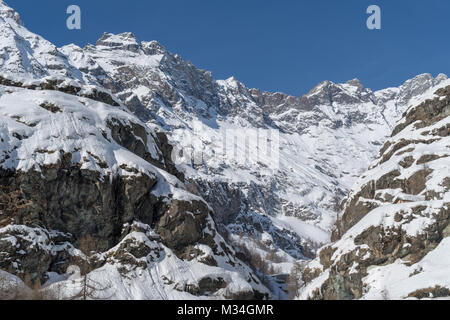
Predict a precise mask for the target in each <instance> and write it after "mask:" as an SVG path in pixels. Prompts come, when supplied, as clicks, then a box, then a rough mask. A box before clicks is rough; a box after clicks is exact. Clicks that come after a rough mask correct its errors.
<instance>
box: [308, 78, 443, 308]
mask: <svg viewBox="0 0 450 320" xmlns="http://www.w3.org/2000/svg"><path fill="white" fill-rule="evenodd" d="M449 89H450V87H448V86H447V87H443V88H441V89H439V90H437V91H435V93H434V95H430V96H429V97H427V99H425V98H424V99H423V100H424V101H422V102H419V104H418V105H416V106H413V107H411V108H409V109H408V110H407V111H406V112H405V113H404V115H403V119H402V120H401V121H399V122H398V123H397V125H396V127H395V128H394V129H393V134H392V137H391V138H390V139H389V140H388V141H387V142H386V143H385V145H384V147H383V148H382V150H381V152H380V155H379V158H378V159H377V160H376V161H375V162H374V163H373V164H372V165H371V167H370V168H369V171H367V172H366V173H365V174H364V175H363V176H362V177H361V178H360V179H359V180H358V181H357V183H356V184H355V186H354V187H353V189H352V191H351V192H350V194H349V196H348V197H347V198H346V199H345V200H344V202H343V204H342V214H340V215H339V218H338V220H337V222H336V226H335V229H334V232H333V239H334V241H335V242H334V243H333V244H331V245H328V246H325V247H324V248H322V249H321V250H320V252H319V254H318V258H317V259H316V260H314V261H313V262H311V263H310V264H309V266H308V268H307V269H306V271H305V272H304V274H303V281H304V283H305V286H304V288H303V289H301V291H300V297H301V298H309V299H374V298H375V299H403V298H408V297H412V298H418V299H421V298H440V297H448V296H449V295H448V292H449V288H450V282H449V279H450V278H449V277H448V270H450V260H449V259H448V257H449V255H448V248H449V244H450V238H449V230H450V184H449V176H450V171H449V168H450V166H449V164H450V160H449V159H450V158H449V157H450V153H449V148H450V126H449V121H450V117H449V115H450V112H449V110H450V109H449V106H450V95H449Z"/></svg>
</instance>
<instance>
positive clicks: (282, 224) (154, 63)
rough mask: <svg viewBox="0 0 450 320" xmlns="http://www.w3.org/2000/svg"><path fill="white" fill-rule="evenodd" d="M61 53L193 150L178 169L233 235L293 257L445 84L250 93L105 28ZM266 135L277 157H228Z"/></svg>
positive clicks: (324, 237) (319, 236)
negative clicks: (409, 110) (407, 116)
mask: <svg viewBox="0 0 450 320" xmlns="http://www.w3.org/2000/svg"><path fill="white" fill-rule="evenodd" d="M61 50H62V51H63V52H64V53H66V54H67V55H68V56H69V57H70V61H71V63H72V64H73V65H76V66H77V68H79V69H80V70H83V71H84V72H85V73H86V76H87V77H95V78H97V80H98V82H99V83H101V84H102V85H103V86H104V87H105V88H107V89H108V90H111V91H112V92H113V93H114V94H115V95H116V96H117V97H119V98H120V99H121V100H122V101H123V102H124V103H125V105H126V106H127V107H129V108H130V110H133V112H134V113H135V114H136V115H137V116H138V117H139V118H140V119H141V120H142V121H145V122H147V123H149V124H157V125H159V126H161V127H162V128H163V129H164V130H165V132H166V133H167V134H168V136H169V140H170V141H171V142H172V143H174V144H176V145H177V148H178V149H179V150H182V151H183V153H188V154H189V156H188V157H184V158H183V161H181V160H180V161H179V167H180V168H181V169H182V170H183V171H185V172H186V176H187V178H189V179H192V180H194V181H195V182H196V183H197V184H199V185H200V187H201V190H200V191H201V192H202V195H203V197H204V198H205V199H206V200H207V202H208V203H209V204H210V205H211V206H212V207H213V209H214V211H215V217H216V219H217V221H218V222H219V223H220V224H223V225H224V226H226V229H227V230H228V231H229V232H231V233H232V234H234V235H237V234H241V233H244V234H246V235H247V236H248V240H251V239H259V240H261V239H265V241H266V242H267V243H268V244H269V245H270V246H272V247H275V248H281V249H282V250H284V251H285V252H288V253H289V254H291V255H292V256H293V257H296V258H303V257H305V256H307V257H308V256H312V255H313V253H312V252H311V251H314V248H316V247H317V246H319V245H320V244H323V243H327V242H328V241H329V239H330V232H331V228H332V225H333V223H334V221H335V218H336V211H337V210H336V208H337V204H338V202H339V201H340V200H341V199H342V198H343V197H344V195H345V194H346V193H347V192H348V190H349V189H350V187H351V185H352V184H353V183H354V181H355V180H356V179H357V177H359V176H360V174H361V173H362V172H364V170H366V169H367V166H368V164H369V163H370V162H371V161H372V160H373V158H374V157H375V155H376V152H377V151H378V149H379V148H380V146H381V145H382V144H383V143H384V142H385V140H386V139H387V134H388V132H390V131H391V130H392V126H393V124H394V123H395V121H397V120H398V119H399V118H400V116H401V114H402V112H403V111H404V110H405V109H406V106H407V104H408V102H409V101H410V100H411V99H412V98H414V97H419V96H420V95H422V94H423V93H425V92H426V90H428V89H429V88H432V87H435V86H437V85H439V84H440V83H441V82H442V81H444V80H446V79H447V77H446V76H445V75H439V76H438V77H437V78H433V77H432V76H431V75H428V74H424V75H420V76H418V77H416V78H414V79H412V80H409V81H407V82H406V83H405V84H403V85H402V86H400V87H398V88H389V89H385V90H381V91H377V92H372V91H371V90H370V89H365V88H364V87H363V86H362V84H361V83H360V82H359V81H358V80H352V81H349V82H348V83H345V84H334V83H332V82H329V81H326V82H323V83H321V84H319V85H318V86H317V87H315V88H314V89H313V90H311V92H309V93H308V94H307V95H305V96H302V97H293V96H288V95H285V94H283V93H268V92H260V91H259V90H256V89H248V88H247V87H245V85H244V84H242V83H240V82H239V81H237V80H236V79H234V78H230V79H227V80H219V81H216V80H214V79H213V78H212V76H211V74H210V73H209V72H207V71H204V70H199V69H197V68H196V67H195V66H193V65H192V64H191V63H189V62H185V61H183V60H182V58H181V57H179V56H178V55H176V54H171V53H170V52H168V51H167V50H165V49H164V48H163V47H162V46H161V45H160V44H159V43H157V42H155V41H152V42H141V43H140V42H138V41H137V40H136V38H135V37H134V36H133V34H131V33H124V34H119V35H114V34H107V33H106V34H104V35H103V36H102V38H101V39H100V40H99V41H98V42H97V44H96V45H95V46H94V45H88V46H87V47H86V48H79V47H77V46H75V45H69V46H66V47H63V48H62V49H61ZM89 65H91V66H93V67H92V68H90V67H89ZM257 130H259V131H257ZM256 132H258V133H256ZM272 132H275V133H276V136H274V137H275V138H277V137H279V147H280V148H279V157H278V156H277V155H275V154H271V155H270V156H262V157H261V151H260V154H259V156H260V157H259V158H258V159H257V160H258V161H246V159H247V160H248V158H250V155H249V151H248V150H249V148H250V147H249V145H248V142H247V144H246V143H245V142H241V143H240V144H239V143H237V142H236V148H237V151H236V152H237V155H236V156H235V157H233V156H231V157H230V154H229V149H227V148H230V147H229V145H228V147H227V144H228V143H230V140H228V141H227V138H228V139H230V138H231V139H233V138H234V136H233V135H235V136H236V138H238V139H243V138H242V137H245V135H247V137H249V141H250V140H251V136H252V135H258V134H259V135H260V136H262V137H264V136H267V137H268V139H269V138H270V137H271V133H272ZM278 134H279V135H278ZM269 140H270V139H269ZM241 141H245V139H244V140H241ZM272 141H273V138H272ZM231 143H232V144H233V143H234V141H233V142H231ZM258 147H260V146H258ZM231 148H233V147H231ZM227 150H228V153H227ZM239 157H241V158H242V159H244V161H240V160H239V159H241V158H239ZM278 161H279V162H278ZM258 230H259V231H258Z"/></svg>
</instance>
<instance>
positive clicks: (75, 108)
mask: <svg viewBox="0 0 450 320" xmlns="http://www.w3.org/2000/svg"><path fill="white" fill-rule="evenodd" d="M0 24H1V31H0V43H1V44H2V46H1V47H2V53H1V64H0V73H1V81H0V269H2V270H4V271H7V272H8V273H10V274H13V275H15V276H19V277H20V278H22V279H23V280H25V281H26V282H28V283H27V285H30V284H33V285H36V284H37V283H38V282H40V283H42V284H43V283H45V284H46V288H47V290H52V292H58V294H62V297H66V298H70V297H74V296H76V295H77V293H76V292H75V290H76V286H77V285H79V284H80V283H82V280H83V279H85V278H84V275H85V274H87V277H88V279H89V281H92V282H95V283H96V286H98V287H99V288H96V290H94V291H95V292H91V296H90V298H93V296H96V295H97V294H100V293H101V292H103V293H105V290H102V289H101V288H105V287H108V288H109V289H110V290H111V292H113V293H114V295H111V294H109V296H111V297H113V298H120V299H140V298H142V299H178V298H185V299H187V298H189V299H191V298H208V297H210V298H217V299H223V298H228V299H236V298H242V299H244V298H245V299H249V298H263V297H265V296H267V295H268V293H269V292H268V290H267V289H266V288H265V286H264V285H262V283H261V281H260V280H259V279H258V277H257V276H256V274H255V273H254V272H253V271H252V270H251V269H250V267H248V266H247V265H246V264H245V263H243V262H242V261H240V260H239V259H238V258H236V252H235V250H234V248H233V247H232V246H230V245H228V244H227V243H226V242H225V240H224V239H223V238H222V236H220V235H219V233H218V232H217V229H216V223H215V222H214V220H213V218H212V214H213V211H212V209H211V208H210V206H208V204H207V203H206V202H205V201H204V200H203V199H202V198H201V197H200V196H198V195H194V194H193V193H191V192H190V191H188V189H189V186H188V184H186V183H185V179H184V176H183V173H182V172H180V171H178V170H177V169H176V168H175V165H174V163H173V162H172V160H171V157H170V151H171V147H170V146H169V145H168V144H167V139H166V137H165V135H164V134H162V133H160V132H157V131H156V129H155V128H154V127H150V126H147V125H146V124H145V123H144V122H142V121H141V120H139V119H138V118H137V117H136V116H135V115H134V114H132V113H131V112H130V110H129V109H128V108H126V107H125V106H124V105H123V104H121V103H120V100H118V99H116V98H115V97H113V96H112V94H111V93H110V92H108V91H107V90H105V89H104V88H103V87H102V86H100V85H98V83H97V80H96V79H95V78H90V76H89V75H86V74H85V73H83V72H82V71H81V70H79V69H78V68H77V67H76V66H74V65H72V64H71V62H70V60H69V59H68V58H67V57H66V55H65V54H64V53H63V52H61V51H60V50H58V49H57V48H55V47H54V46H53V45H52V44H50V43H49V42H47V41H46V40H44V39H42V38H41V37H39V36H37V35H34V34H33V33H31V32H29V31H28V30H27V29H25V27H24V26H23V24H22V23H21V22H20V19H19V17H18V14H16V13H15V12H14V11H13V10H12V9H10V8H8V7H7V6H6V5H5V4H4V3H3V2H0ZM86 239H90V241H88V240H86ZM87 242H89V244H90V245H89V248H87V249H86V248H84V249H83V247H85V245H86V243H87ZM74 266H78V268H79V269H80V274H79V275H78V277H77V275H76V274H75V275H74V274H69V271H70V270H73V268H74ZM2 275H4V274H3V273H2ZM4 278H5V279H6V278H8V279H14V276H9V275H8V276H7V277H6V276H5V277H4ZM8 281H9V280H8ZM10 282H11V281H9V282H8V283H10ZM16 283H17V285H18V290H19V291H23V290H25V291H27V290H28V289H26V288H25V289H23V283H21V282H16ZM84 283H86V282H84ZM7 286H8V292H10V291H11V290H12V289H11V288H10V287H11V286H10V285H9V284H7ZM53 289H54V290H53ZM56 289H58V290H56ZM60 289H62V290H60ZM71 289H73V290H72V291H71ZM97 289H98V290H97ZM97 291H98V292H97ZM25 293H27V292H25ZM71 293H73V295H71ZM109 296H108V297H109ZM101 297H103V298H106V296H101ZM78 298H79V297H78Z"/></svg>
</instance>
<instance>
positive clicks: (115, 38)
mask: <svg viewBox="0 0 450 320" xmlns="http://www.w3.org/2000/svg"><path fill="white" fill-rule="evenodd" d="M96 45H97V46H103V47H108V48H110V49H119V50H120V49H122V50H128V51H137V50H138V49H139V48H140V45H139V42H138V41H137V39H136V36H135V35H134V34H133V33H131V32H124V33H120V34H113V33H106V32H105V33H103V35H102V37H101V38H100V39H99V40H98V41H97V43H96Z"/></svg>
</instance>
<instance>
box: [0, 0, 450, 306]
mask: <svg viewBox="0 0 450 320" xmlns="http://www.w3.org/2000/svg"><path fill="white" fill-rule="evenodd" d="M449 116H450V80H449V79H448V78H447V76H445V75H443V74H440V75H438V76H436V77H433V76H432V75H430V74H422V75H419V76H417V77H415V78H413V79H410V80H407V81H406V82H405V83H404V84H402V85H401V86H399V87H393V88H387V89H384V90H379V91H372V90H370V89H368V88H365V87H364V86H363V84H361V83H360V81H358V80H357V79H354V80H350V81H348V82H347V83H342V84H336V83H332V82H329V81H324V82H322V83H320V84H318V85H317V86H316V87H315V88H313V89H312V90H311V91H310V92H309V93H307V94H306V95H304V96H301V97H295V96H290V95H287V94H283V93H279V92H277V93H271V92H262V91H260V90H258V89H250V88H247V87H246V86H245V85H244V84H243V83H241V82H239V81H238V80H236V79H234V78H230V79H227V80H215V79H214V78H213V76H212V74H211V73H210V72H208V71H204V70H200V69H197V68H196V67H195V66H194V65H192V64H191V63H190V62H186V61H184V60H183V59H182V58H181V57H180V56H179V55H177V54H173V53H170V52H168V51H167V50H166V49H165V48H164V47H163V46H162V45H161V44H159V43H158V42H156V41H150V42H145V41H143V42H139V41H138V40H137V39H136V37H135V36H134V35H133V34H132V33H122V34H110V33H105V34H103V35H102V36H101V38H100V39H99V40H98V41H97V43H96V44H95V45H87V46H86V47H84V48H80V47H78V46H76V45H74V44H70V45H67V46H64V47H62V48H57V47H56V46H54V45H53V44H52V43H50V42H49V41H47V40H45V39H44V38H42V37H41V36H38V35H36V34H34V33H32V32H31V31H29V30H28V29H27V28H26V27H25V25H24V24H23V23H22V21H21V19H20V17H19V14H18V13H17V12H15V11H14V10H13V9H11V8H10V7H8V6H7V4H5V3H4V2H3V1H2V0H0V299H17V298H24V299H26V298H33V297H36V296H38V297H41V298H56V299H292V298H296V299H405V298H412V299H423V298H445V297H447V298H448V297H450V274H449V271H448V270H450V255H449V254H448V252H449V250H450V238H449V237H450V208H449V207H450V160H449V159H450V158H449V155H450V138H449V133H450V117H449ZM227 132H243V133H244V132H260V133H261V132H272V134H273V133H274V132H276V133H277V146H278V149H279V150H277V154H278V156H279V157H278V158H277V159H275V158H274V157H273V154H272V156H271V157H269V156H266V157H265V158H264V157H263V159H260V160H261V161H246V162H244V163H242V162H241V161H237V160H236V157H234V158H233V157H224V156H221V155H220V154H219V153H220V152H219V153H218V152H217V151H218V150H219V151H220V150H227V149H228V150H230V146H229V145H228V146H227V145H226V144H227V142H228V143H229V140H227V139H224V135H225V134H226V133H227ZM274 139H275V137H274V136H270V138H268V139H267V140H271V141H272V145H274V143H273V141H274ZM249 143H250V142H249V141H247V142H244V143H243V144H238V143H236V145H235V144H234V141H233V142H232V146H231V148H232V149H233V150H234V149H235V152H236V153H237V154H240V155H241V156H243V157H244V158H245V156H247V158H248V144H249ZM192 146H195V148H192ZM191 149H193V150H194V153H196V156H195V157H191V158H189V157H187V158H186V157H185V158H184V159H185V160H186V159H188V160H189V161H179V155H180V153H179V152H178V151H182V152H184V153H186V150H191ZM198 154H200V156H198Z"/></svg>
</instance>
